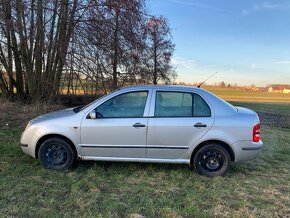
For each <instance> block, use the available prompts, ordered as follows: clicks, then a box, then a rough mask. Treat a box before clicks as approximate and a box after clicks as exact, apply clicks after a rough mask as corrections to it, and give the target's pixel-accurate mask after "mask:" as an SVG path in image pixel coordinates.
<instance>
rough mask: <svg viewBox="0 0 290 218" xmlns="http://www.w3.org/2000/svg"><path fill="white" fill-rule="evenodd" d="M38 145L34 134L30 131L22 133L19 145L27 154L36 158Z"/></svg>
mask: <svg viewBox="0 0 290 218" xmlns="http://www.w3.org/2000/svg"><path fill="white" fill-rule="evenodd" d="M36 143H37V138H36V136H35V135H34V134H32V133H30V132H29V131H24V132H22V134H21V139H20V143H19V145H20V147H21V149H22V151H23V152H24V153H25V154H28V155H30V156H31V157H33V158H35V146H36Z"/></svg>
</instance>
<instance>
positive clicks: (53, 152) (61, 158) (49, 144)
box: [38, 138, 76, 170]
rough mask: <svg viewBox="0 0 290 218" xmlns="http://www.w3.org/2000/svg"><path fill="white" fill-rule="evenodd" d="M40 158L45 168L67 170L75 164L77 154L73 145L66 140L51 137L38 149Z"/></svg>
mask: <svg viewBox="0 0 290 218" xmlns="http://www.w3.org/2000/svg"><path fill="white" fill-rule="evenodd" d="M38 158H39V161H40V163H41V164H42V165H43V166H44V167H45V168H48V169H52V170H67V169H70V168H71V167H72V166H73V164H74V162H75V160H76V154H75V152H74V150H73V148H72V147H71V145H70V144H69V143H68V142H66V141H65V140H63V139H61V138H49V139H47V140H46V141H44V142H43V143H42V144H41V146H40V148H39V150H38Z"/></svg>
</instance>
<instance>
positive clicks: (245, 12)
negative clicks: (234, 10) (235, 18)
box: [241, 9, 249, 17]
mask: <svg viewBox="0 0 290 218" xmlns="http://www.w3.org/2000/svg"><path fill="white" fill-rule="evenodd" d="M248 14H249V11H248V10H246V9H243V10H242V14H241V16H242V17H244V16H247V15H248Z"/></svg>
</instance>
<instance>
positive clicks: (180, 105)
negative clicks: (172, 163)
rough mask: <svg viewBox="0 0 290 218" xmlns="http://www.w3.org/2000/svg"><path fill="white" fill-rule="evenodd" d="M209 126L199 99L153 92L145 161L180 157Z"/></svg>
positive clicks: (210, 121) (207, 113) (210, 122)
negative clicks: (146, 159) (147, 159)
mask: <svg viewBox="0 0 290 218" xmlns="http://www.w3.org/2000/svg"><path fill="white" fill-rule="evenodd" d="M213 123H214V118H213V113H212V111H211V109H210V107H209V105H208V104H207V103H206V101H205V100H204V99H203V98H202V97H201V96H200V95H198V94H195V93H191V92H181V91H162V90H160V91H158V90H156V91H155V92H154V93H153V99H152V102H151V107H150V117H149V120H148V133H147V148H146V157H147V158H157V159H159V158H160V159H176V158H180V157H182V156H183V155H184V154H185V153H186V152H187V150H188V148H189V147H190V146H191V145H192V144H194V143H195V142H197V141H198V140H199V139H200V138H201V137H202V136H203V135H204V134H205V133H206V132H207V131H208V130H209V129H210V128H211V126H212V125H213Z"/></svg>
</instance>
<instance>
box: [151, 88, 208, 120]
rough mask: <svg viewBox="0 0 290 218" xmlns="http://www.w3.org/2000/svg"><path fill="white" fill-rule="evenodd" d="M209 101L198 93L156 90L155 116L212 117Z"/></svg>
mask: <svg viewBox="0 0 290 218" xmlns="http://www.w3.org/2000/svg"><path fill="white" fill-rule="evenodd" d="M210 116H211V111H210V108H209V106H208V105H207V103H206V102H205V101H204V100H203V99H202V98H201V97H200V96H199V95H197V94H193V93H187V92H162V91H159V92H156V101H155V117H210Z"/></svg>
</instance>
